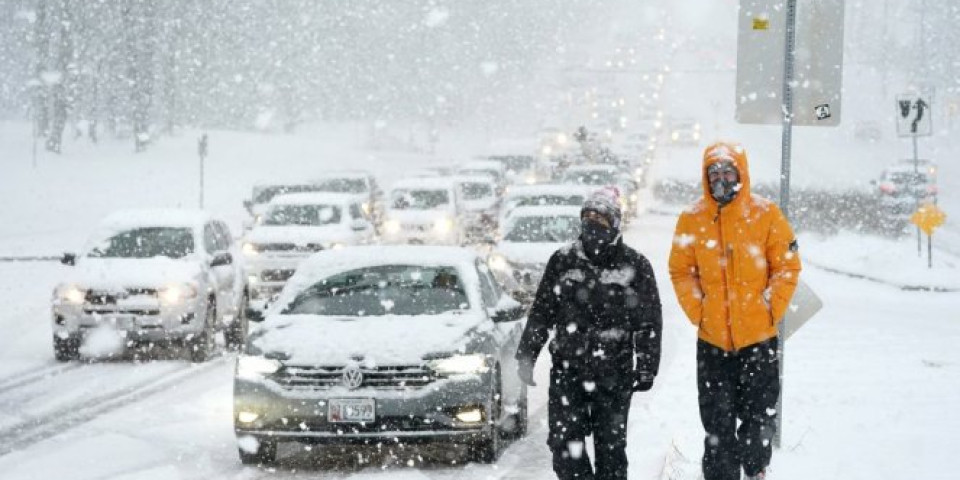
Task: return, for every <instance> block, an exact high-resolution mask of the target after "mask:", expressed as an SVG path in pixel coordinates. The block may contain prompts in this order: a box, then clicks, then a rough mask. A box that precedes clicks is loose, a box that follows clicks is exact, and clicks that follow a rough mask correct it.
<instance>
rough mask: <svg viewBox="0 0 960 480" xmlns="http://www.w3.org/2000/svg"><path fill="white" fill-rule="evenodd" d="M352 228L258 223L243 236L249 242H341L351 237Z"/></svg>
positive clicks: (305, 243)
mask: <svg viewBox="0 0 960 480" xmlns="http://www.w3.org/2000/svg"><path fill="white" fill-rule="evenodd" d="M353 236H354V235H353V230H350V229H349V228H347V227H346V226H344V225H341V224H335V225H324V226H318V227H310V226H290V225H277V226H272V225H258V226H257V227H255V228H254V229H253V230H251V231H250V233H248V234H247V236H246V237H245V238H244V241H245V242H249V243H293V244H296V245H307V244H310V243H329V242H343V241H345V240H350V239H352V238H353Z"/></svg>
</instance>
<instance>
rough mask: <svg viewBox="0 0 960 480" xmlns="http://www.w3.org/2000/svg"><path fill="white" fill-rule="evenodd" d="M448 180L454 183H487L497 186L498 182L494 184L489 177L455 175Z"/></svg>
mask: <svg viewBox="0 0 960 480" xmlns="http://www.w3.org/2000/svg"><path fill="white" fill-rule="evenodd" d="M446 178H449V179H450V181H451V182H453V183H486V184H488V185H495V184H496V182H494V181H493V179H492V178H490V176H489V175H454V176H452V177H446Z"/></svg>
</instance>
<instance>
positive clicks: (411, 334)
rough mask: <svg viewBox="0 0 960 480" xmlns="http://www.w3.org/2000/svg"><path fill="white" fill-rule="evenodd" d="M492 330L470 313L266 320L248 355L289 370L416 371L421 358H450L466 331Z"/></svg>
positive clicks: (255, 333) (257, 329)
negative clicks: (360, 367) (358, 367)
mask: <svg viewBox="0 0 960 480" xmlns="http://www.w3.org/2000/svg"><path fill="white" fill-rule="evenodd" d="M484 325H492V322H488V321H486V319H485V318H483V317H482V316H481V315H478V314H477V313H473V312H463V313H459V314H457V313H452V312H451V313H446V314H441V315H424V316H401V315H389V316H378V317H327V316H319V315H279V314H276V315H270V316H269V317H268V318H267V319H266V320H265V321H264V322H263V324H261V325H259V326H257V327H255V329H254V331H253V332H252V333H251V338H252V339H253V340H252V342H251V344H252V346H253V351H254V352H259V353H260V354H268V353H273V354H280V355H282V356H283V357H284V358H286V359H285V360H284V363H287V364H291V365H344V364H346V363H349V362H353V361H357V359H359V358H361V357H362V358H363V364H365V365H416V364H420V363H421V362H422V361H423V360H424V358H423V357H424V355H428V354H438V353H444V352H454V351H459V350H460V349H462V348H463V347H464V346H465V345H466V344H467V342H468V340H469V338H468V334H469V333H470V332H471V331H472V330H476V329H478V328H482V327H483V326H484Z"/></svg>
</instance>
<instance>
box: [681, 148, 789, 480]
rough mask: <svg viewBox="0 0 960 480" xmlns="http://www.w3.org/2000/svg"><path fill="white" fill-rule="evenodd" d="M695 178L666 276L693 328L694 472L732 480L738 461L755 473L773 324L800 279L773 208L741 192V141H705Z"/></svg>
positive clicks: (772, 417) (773, 363)
mask: <svg viewBox="0 0 960 480" xmlns="http://www.w3.org/2000/svg"><path fill="white" fill-rule="evenodd" d="M701 174H702V178H703V198H701V199H700V200H698V201H697V202H696V203H695V204H693V205H692V206H691V207H689V208H688V209H687V210H685V211H684V212H683V213H681V214H680V218H679V220H678V221H677V228H676V233H675V235H674V239H673V248H672V249H671V251H670V279H671V281H672V282H673V288H674V290H675V291H676V294H677V299H678V300H679V302H680V306H681V307H682V308H683V311H684V313H685V314H686V315H687V317H688V318H689V319H690V322H691V323H693V325H694V326H696V327H697V330H698V335H697V336H698V340H697V387H698V391H699V397H700V419H701V421H702V422H703V427H704V430H705V431H706V439H705V441H704V453H703V475H704V478H705V479H706V480H727V479H729V480H739V479H740V469H741V467H742V468H743V471H744V473H745V474H746V475H747V477H748V478H764V474H765V469H766V467H767V465H768V464H769V463H770V456H771V453H772V452H771V442H772V440H773V437H774V432H775V429H776V405H777V398H778V396H779V394H780V378H779V360H778V357H777V350H778V347H779V339H778V337H777V324H778V323H779V322H780V321H781V319H782V318H783V315H784V313H785V312H786V310H787V306H788V304H789V302H790V297H792V296H793V291H794V289H795V288H796V286H797V280H798V277H799V275H800V257H799V254H798V252H797V242H796V240H795V239H794V236H793V231H792V230H791V228H790V224H789V223H788V222H787V219H786V217H784V215H783V213H782V212H781V211H780V209H779V208H777V206H776V205H775V204H773V203H772V202H770V201H769V200H766V199H763V198H760V197H756V196H753V195H751V194H750V173H749V170H748V168H747V155H746V152H745V151H744V150H743V147H741V146H740V145H736V144H729V143H716V144H714V145H711V146H709V147H707V149H706V150H705V151H704V154H703V167H702V172H701ZM738 420H739V421H740V422H741V424H740V426H739V427H738V426H737V421H738Z"/></svg>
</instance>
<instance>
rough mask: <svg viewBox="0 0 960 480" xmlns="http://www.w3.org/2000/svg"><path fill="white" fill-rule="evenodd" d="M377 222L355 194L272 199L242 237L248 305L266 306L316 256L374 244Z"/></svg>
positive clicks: (289, 195) (325, 194)
mask: <svg viewBox="0 0 960 480" xmlns="http://www.w3.org/2000/svg"><path fill="white" fill-rule="evenodd" d="M376 239H377V235H376V231H375V228H374V226H373V224H372V223H371V222H370V220H369V219H368V218H367V216H366V214H365V212H364V210H363V202H362V200H361V199H360V198H358V197H357V195H355V194H352V193H324V192H321V193H293V194H287V195H279V196H277V197H274V199H273V200H271V201H270V204H269V205H268V207H267V210H266V211H265V212H264V213H263V218H262V219H261V221H260V222H259V223H258V224H257V225H256V226H254V227H253V229H252V230H250V232H248V233H247V234H246V236H245V237H244V239H243V246H242V249H241V250H242V252H243V257H244V262H243V268H244V272H245V274H246V278H247V281H248V283H249V285H250V287H249V290H250V304H251V307H253V308H262V307H263V305H264V303H266V302H267V301H269V300H270V298H271V297H273V296H274V295H276V294H278V293H280V290H281V289H282V288H283V285H284V283H286V281H287V279H289V278H290V277H292V276H293V274H294V272H296V270H297V267H298V266H299V264H300V263H301V262H303V261H304V260H306V259H307V257H309V256H310V255H312V254H314V253H315V252H319V251H322V250H336V249H340V248H344V247H347V246H351V245H364V244H370V243H374V242H375V241H376Z"/></svg>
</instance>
